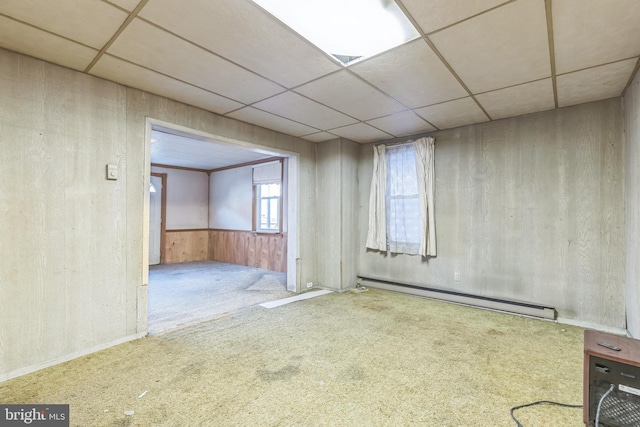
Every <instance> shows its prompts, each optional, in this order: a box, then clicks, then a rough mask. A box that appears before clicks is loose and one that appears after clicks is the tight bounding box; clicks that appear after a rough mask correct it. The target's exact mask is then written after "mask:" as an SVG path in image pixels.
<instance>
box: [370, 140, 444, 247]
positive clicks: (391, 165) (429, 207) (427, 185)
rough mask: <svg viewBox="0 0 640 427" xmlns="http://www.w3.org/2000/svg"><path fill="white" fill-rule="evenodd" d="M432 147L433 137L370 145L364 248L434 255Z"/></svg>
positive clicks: (433, 146)
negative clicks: (369, 174)
mask: <svg viewBox="0 0 640 427" xmlns="http://www.w3.org/2000/svg"><path fill="white" fill-rule="evenodd" d="M434 149H435V139H434V138H433V137H425V138H420V139H419V140H417V141H414V142H413V143H412V144H406V145H399V146H390V147H385V146H384V145H378V146H375V147H374V153H373V176H372V179H371V192H370V197H369V231H368V233H367V243H366V246H367V247H368V248H370V249H376V250H379V251H390V252H394V253H407V254H415V255H422V256H436V233H435V232H436V229H435V210H434V163H435V161H434V160H435V159H434ZM387 150H389V151H388V153H389V157H390V158H391V159H392V160H389V159H388V156H387ZM387 223H389V224H387ZM387 225H388V226H389V227H388V228H387Z"/></svg>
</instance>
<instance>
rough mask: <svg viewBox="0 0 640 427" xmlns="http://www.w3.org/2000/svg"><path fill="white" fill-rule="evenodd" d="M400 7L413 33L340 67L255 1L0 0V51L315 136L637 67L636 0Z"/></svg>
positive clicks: (473, 118) (564, 96)
mask: <svg viewBox="0 0 640 427" xmlns="http://www.w3.org/2000/svg"><path fill="white" fill-rule="evenodd" d="M397 3H398V4H399V6H400V7H401V8H402V9H403V10H404V11H405V13H406V15H407V16H408V17H409V19H410V20H411V22H412V23H413V24H414V26H415V27H416V29H418V31H419V32H420V37H419V38H418V39H415V40H412V41H410V42H407V43H405V44H403V45H401V46H399V47H396V48H394V49H392V50H388V51H386V52H383V53H381V54H378V55H376V56H374V57H371V58H367V59H364V60H361V61H359V62H357V63H355V64H352V65H350V66H348V67H347V66H344V65H342V64H341V63H339V62H338V61H336V60H335V59H334V58H332V57H331V56H329V55H327V54H326V53H324V52H323V51H321V50H320V49H318V48H316V47H314V46H313V45H312V44H310V43H309V42H308V41H306V40H305V39H304V38H302V37H301V36H299V35H298V34H296V33H295V32H293V31H292V30H290V29H289V28H288V27H286V26H285V25H283V24H282V23H281V22H280V21H278V20H277V19H275V18H274V17H272V16H271V15H270V14H268V13H267V12H266V11H264V10H263V9H261V8H260V7H259V6H257V5H256V4H254V3H253V2H252V1H250V0H215V1H211V0H185V1H175V0H141V1H140V0H111V1H106V0H56V1H50V0H2V1H1V2H0V46H1V47H3V48H5V49H8V50H13V51H17V52H21V53H24V54H27V55H31V56H34V57H37V58H41V59H44V60H46V61H50V62H53V63H56V64H59V65H62V66H65V67H69V68H72V69H75V70H78V71H81V72H84V73H87V74H91V75H94V76H98V77H102V78H105V79H108V80H112V81H115V82H118V83H121V84H124V85H127V86H131V87H135V88H138V89H142V90H145V91H148V92H152V93H155V94H158V95H162V96H166V97H168V98H171V99H175V100H177V101H181V102H185V103H188V104H192V105H195V106H198V107H201V108H204V109H206V110H209V111H212V112H214V113H217V114H220V115H224V116H228V117H231V118H234V119H237V120H241V121H244V122H248V123H252V124H255V125H258V126H262V127H265V128H269V129H273V130H276V131H279V132H283V133H286V134H290V135H294V136H297V137H301V138H303V139H306V140H309V141H313V142H323V141H327V140H330V139H334V138H336V137H343V138H347V139H350V140H353V141H356V142H360V143H367V142H374V141H379V140H385V139H390V138H396V137H404V136H409V135H415V134H419V133H424V132H429V131H434V130H438V129H447V128H452V127H457V126H462V125H468V124H473V123H480V122H487V121H490V120H497V119H502V118H505V117H511V116H518V115H523V114H528V113H534V112H538V111H544V110H550V109H554V108H560V107H565V106H570V105H575V104H581V103H585V102H590V101H595V100H599V99H605V98H611V97H619V96H621V95H622V94H623V92H624V90H625V88H626V87H627V86H628V84H629V82H630V80H631V79H632V77H633V75H634V74H635V73H636V72H637V69H638V64H639V61H638V59H639V56H640V25H639V24H638V23H639V22H640V1H638V0H546V1H545V0H512V1H503V0H465V1H462V0H456V1H452V0H399V1H398V2H397ZM327 31H331V28H327ZM380 31H384V28H381V29H380Z"/></svg>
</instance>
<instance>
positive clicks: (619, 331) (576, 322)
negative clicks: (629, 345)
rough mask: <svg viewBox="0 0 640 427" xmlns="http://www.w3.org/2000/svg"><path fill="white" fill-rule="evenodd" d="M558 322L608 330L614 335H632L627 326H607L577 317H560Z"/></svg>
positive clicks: (601, 330)
mask: <svg viewBox="0 0 640 427" xmlns="http://www.w3.org/2000/svg"><path fill="white" fill-rule="evenodd" d="M556 322H558V323H562V324H563V325H571V326H577V327H579V328H584V329H593V330H596V331H600V332H608V333H610V334H614V335H624V336H630V335H629V331H627V330H626V329H625V328H616V327H614V326H605V325H601V324H599V323H593V322H583V321H581V320H576V319H567V318H566V317H558V318H557V319H556Z"/></svg>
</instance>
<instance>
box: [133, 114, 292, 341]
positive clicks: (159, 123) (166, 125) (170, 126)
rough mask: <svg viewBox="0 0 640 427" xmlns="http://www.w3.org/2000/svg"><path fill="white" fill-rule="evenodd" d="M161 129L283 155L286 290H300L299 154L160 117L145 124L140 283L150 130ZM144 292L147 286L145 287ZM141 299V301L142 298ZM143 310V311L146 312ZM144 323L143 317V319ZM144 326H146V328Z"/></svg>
mask: <svg viewBox="0 0 640 427" xmlns="http://www.w3.org/2000/svg"><path fill="white" fill-rule="evenodd" d="M154 129H157V130H164V131H165V132H167V131H168V132H171V133H175V134H178V135H183V136H186V137H192V138H196V139H201V140H205V141H210V142H216V143H222V144H229V145H234V146H237V147H239V148H244V149H247V150H255V151H260V152H264V153H270V154H273V155H274V156H280V157H284V158H285V159H286V161H285V162H284V163H285V164H286V165H287V167H286V170H285V171H283V172H284V173H286V176H287V190H286V200H287V207H286V212H287V215H286V225H284V224H283V227H284V229H285V230H286V234H287V263H286V265H287V269H286V271H287V272H286V274H287V290H289V291H291V292H301V291H302V286H301V280H300V276H301V270H302V266H301V265H299V264H300V259H299V258H298V253H299V245H300V242H299V239H298V210H299V195H298V180H299V168H298V165H299V154H298V153H296V152H293V151H289V150H282V149H279V148H275V147H269V146H266V145H259V144H255V143H251V142H247V141H243V140H239V139H233V138H229V137H226V136H222V135H215V134H212V133H208V132H205V131H199V130H196V129H192V128H188V127H185V126H181V125H177V124H175V123H170V122H165V121H163V120H159V119H154V118H151V117H147V118H146V123H145V163H144V165H143V167H144V180H143V182H144V183H145V184H146V185H145V186H144V194H145V196H146V197H145V199H146V201H145V203H144V206H143V239H142V250H143V254H142V259H143V265H142V268H143V271H142V274H143V281H142V282H143V284H144V285H148V284H149V180H150V179H151V178H150V177H151V133H152V130H154ZM145 291H146V286H145ZM146 298H147V295H144V296H143V297H140V296H139V301H138V302H139V307H141V304H145V305H146V303H147V302H146ZM143 300H144V301H143ZM145 313H146V311H145ZM145 325H146V318H145ZM145 329H146V327H145Z"/></svg>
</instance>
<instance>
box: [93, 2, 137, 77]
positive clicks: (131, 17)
mask: <svg viewBox="0 0 640 427" xmlns="http://www.w3.org/2000/svg"><path fill="white" fill-rule="evenodd" d="M148 2H149V0H141V1H140V3H138V6H136V8H135V9H133V11H132V12H131V13H130V14H129V16H128V17H127V19H125V21H124V22H123V23H122V25H120V28H118V30H117V31H116V32H115V34H114V35H113V36H112V37H111V38H110V39H109V41H108V42H107V44H105V45H104V46H103V47H102V49H100V52H98V54H97V55H96V57H95V58H93V61H91V63H90V64H89V65H88V66H87V68H85V69H84V72H85V73H89V72H90V71H91V69H92V68H93V67H94V66H95V65H96V63H97V62H98V61H99V60H100V58H102V56H103V55H104V54H105V53H106V52H107V49H109V48H110V47H111V45H112V44H113V43H114V42H115V41H116V39H117V38H118V37H120V34H122V32H123V31H124V30H125V29H126V28H127V27H128V26H129V24H130V23H131V22H132V21H133V20H134V19H135V18H136V16H138V13H140V11H141V10H142V8H143V7H145V5H146V4H147V3H148Z"/></svg>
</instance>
